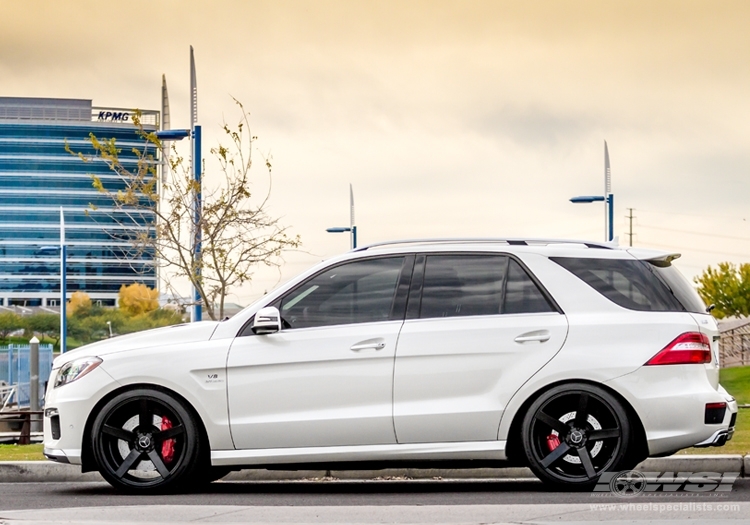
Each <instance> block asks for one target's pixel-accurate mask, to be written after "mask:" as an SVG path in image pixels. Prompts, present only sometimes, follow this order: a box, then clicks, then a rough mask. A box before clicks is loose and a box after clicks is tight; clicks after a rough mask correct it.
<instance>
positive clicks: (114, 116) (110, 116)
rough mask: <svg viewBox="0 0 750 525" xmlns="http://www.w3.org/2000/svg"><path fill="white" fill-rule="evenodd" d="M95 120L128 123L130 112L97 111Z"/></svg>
mask: <svg viewBox="0 0 750 525" xmlns="http://www.w3.org/2000/svg"><path fill="white" fill-rule="evenodd" d="M96 120H97V121H99V122H129V121H130V112H129V111H122V110H108V109H104V110H101V111H99V114H98V116H97V118H96Z"/></svg>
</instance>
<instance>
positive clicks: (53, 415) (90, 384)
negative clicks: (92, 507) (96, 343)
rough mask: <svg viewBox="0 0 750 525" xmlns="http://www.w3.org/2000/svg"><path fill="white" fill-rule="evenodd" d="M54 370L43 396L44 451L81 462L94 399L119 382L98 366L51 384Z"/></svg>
mask: <svg viewBox="0 0 750 525" xmlns="http://www.w3.org/2000/svg"><path fill="white" fill-rule="evenodd" d="M57 372H59V370H53V371H52V375H51V376H50V379H49V386H48V387H47V393H46V395H45V398H44V406H45V410H44V455H45V456H46V457H47V458H48V459H51V460H52V461H57V462H58V463H71V464H73V465H80V464H81V451H82V448H83V446H84V444H83V440H84V435H85V429H86V423H87V421H88V418H89V414H91V413H92V412H93V409H94V407H95V406H96V402H97V400H99V399H102V397H104V396H105V395H106V394H107V393H109V392H111V391H112V390H114V389H116V388H117V387H118V386H119V385H118V383H117V382H116V381H115V380H114V379H112V377H111V376H110V375H109V374H107V373H106V372H105V371H104V369H103V368H102V367H101V366H99V367H97V368H96V369H94V370H93V371H91V372H90V373H89V374H86V376H84V377H82V378H81V379H80V380H78V381H74V382H72V383H69V384H67V385H63V386H61V387H58V388H54V386H53V385H54V384H55V376H56V375H57Z"/></svg>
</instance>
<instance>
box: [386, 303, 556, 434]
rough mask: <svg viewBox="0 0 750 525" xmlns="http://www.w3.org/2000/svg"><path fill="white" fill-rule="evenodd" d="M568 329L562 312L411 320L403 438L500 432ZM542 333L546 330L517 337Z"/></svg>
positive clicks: (400, 390) (399, 391)
mask: <svg viewBox="0 0 750 525" xmlns="http://www.w3.org/2000/svg"><path fill="white" fill-rule="evenodd" d="M567 331H568V324H567V321H566V319H565V316H564V315H561V314H558V313H542V314H516V315H495V316H481V317H452V318H435V319H415V320H410V321H406V323H405V324H404V327H403V329H402V331H401V336H400V337H399V342H398V350H397V357H396V368H395V373H394V377H395V379H394V425H395V427H396V435H397V437H398V442H399V443H427V442H447V441H483V440H493V439H497V431H498V427H499V425H500V418H501V416H502V414H503V410H504V409H505V406H506V404H507V403H508V401H509V400H510V398H511V396H512V395H513V394H514V393H515V392H516V390H518V388H520V386H521V385H522V384H523V383H524V382H525V381H526V380H527V379H528V378H529V377H531V375H533V374H534V373H535V372H536V371H537V370H539V369H540V368H541V367H542V366H543V365H544V364H545V363H546V362H547V361H549V360H550V359H551V358H552V357H553V356H554V355H555V354H556V353H557V352H558V351H559V350H560V348H561V347H562V344H563V342H564V341H565V337H566V335H567ZM540 332H545V333H546V334H547V335H546V336H545V337H542V338H536V340H530V341H521V342H517V341H515V339H516V338H519V336H521V337H523V336H525V335H526V336H527V335H528V334H530V333H531V335H534V334H535V333H540ZM547 336H548V337H547ZM540 339H546V340H545V341H541V340H540Z"/></svg>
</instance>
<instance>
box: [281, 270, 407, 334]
mask: <svg viewBox="0 0 750 525" xmlns="http://www.w3.org/2000/svg"><path fill="white" fill-rule="evenodd" d="M403 265H404V257H389V258H383V259H367V260H361V261H355V262H351V263H347V264H342V265H340V266H336V267H335V268H331V269H329V270H326V271H324V272H323V273H321V274H318V275H316V276H315V277H313V278H312V279H310V280H309V281H307V282H305V283H304V284H302V285H301V286H299V287H298V288H296V289H295V290H293V291H292V292H291V293H290V294H288V295H287V296H286V297H284V298H283V299H282V300H281V303H280V306H279V310H280V311H281V317H282V318H283V319H284V321H286V322H287V323H288V325H289V328H309V327H314V326H329V325H338V324H352V323H369V322H375V321H387V320H388V319H389V318H390V316H391V307H392V305H393V298H394V295H395V293H396V285H397V283H398V278H399V275H400V274H401V268H402V267H403Z"/></svg>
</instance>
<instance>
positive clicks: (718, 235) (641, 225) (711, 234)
mask: <svg viewBox="0 0 750 525" xmlns="http://www.w3.org/2000/svg"><path fill="white" fill-rule="evenodd" d="M628 209H630V208H628ZM638 226H640V227H641V228H646V229H649V230H661V231H665V232H675V233H687V234H690V235H702V236H705V237H717V238H719V239H730V240H733V241H750V237H733V236H731V235H720V234H718V233H703V232H695V231H690V230H676V229H674V228H661V227H659V226H647V225H645V224H638Z"/></svg>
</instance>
